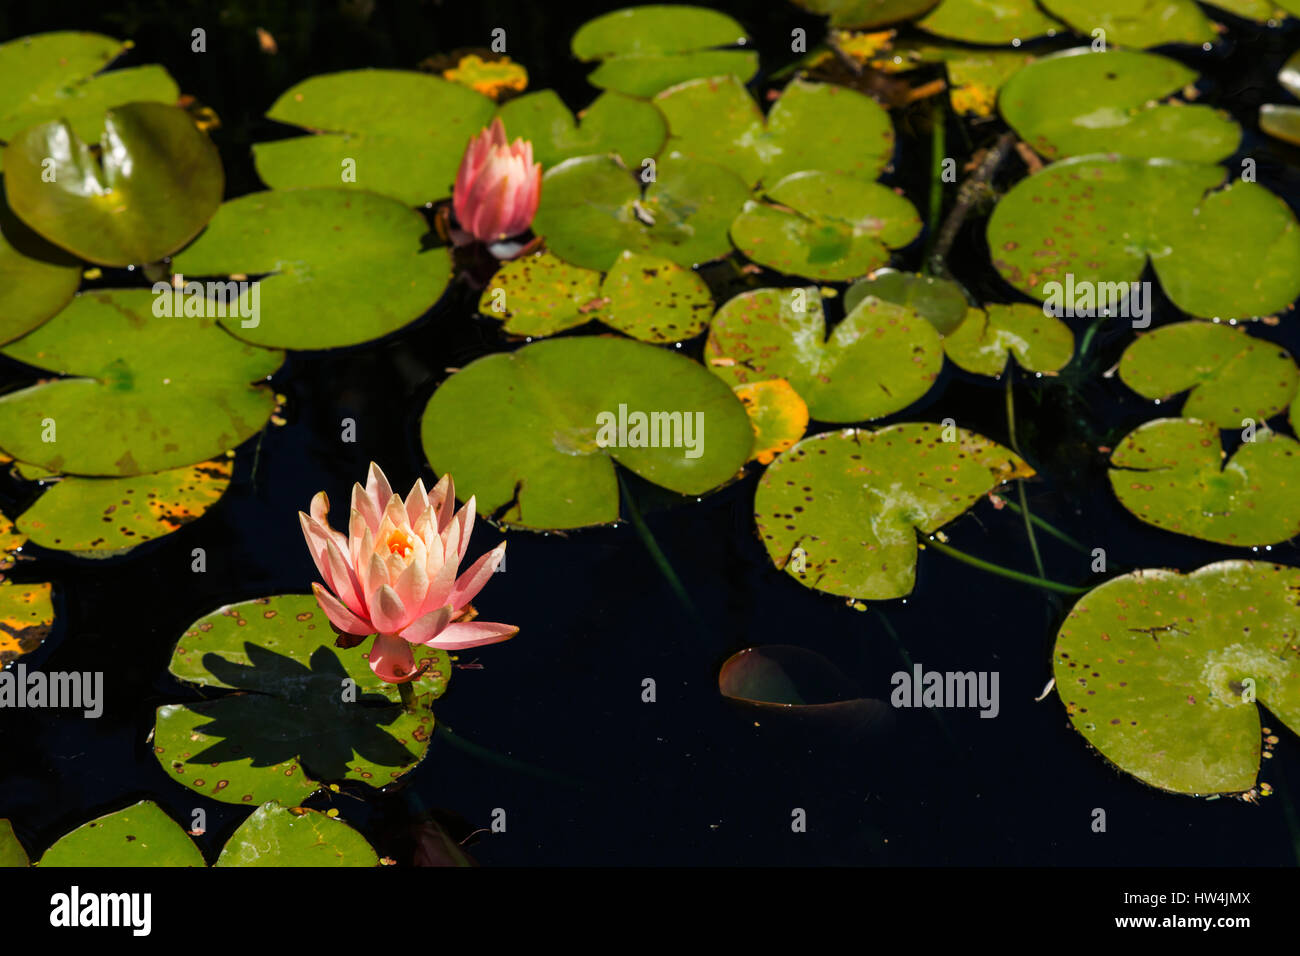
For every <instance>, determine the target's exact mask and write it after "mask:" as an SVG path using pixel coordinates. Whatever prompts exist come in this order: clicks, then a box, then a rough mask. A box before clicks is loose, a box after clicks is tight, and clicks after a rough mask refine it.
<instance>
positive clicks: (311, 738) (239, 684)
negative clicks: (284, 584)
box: [153, 594, 451, 806]
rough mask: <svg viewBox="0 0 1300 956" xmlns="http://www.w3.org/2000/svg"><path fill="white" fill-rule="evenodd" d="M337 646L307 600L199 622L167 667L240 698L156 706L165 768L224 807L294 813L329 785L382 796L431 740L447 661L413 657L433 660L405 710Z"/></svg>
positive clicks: (430, 653)
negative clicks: (275, 806) (367, 788)
mask: <svg viewBox="0 0 1300 956" xmlns="http://www.w3.org/2000/svg"><path fill="white" fill-rule="evenodd" d="M335 637H336V635H335V632H334V631H333V629H332V628H331V627H330V624H329V621H328V620H327V618H326V617H325V614H324V612H322V611H321V610H320V608H319V607H318V606H317V604H316V599H315V598H314V597H312V596H310V595H300V594H280V595H275V596H273V597H269V598H258V599H256V600H252V601H244V602H242V603H239V604H231V605H228V606H227V607H224V608H221V609H219V610H217V611H214V612H213V613H211V614H209V615H207V616H205V617H203V618H200V619H199V620H198V621H196V622H195V623H194V624H193V625H192V626H191V627H190V628H189V629H188V630H187V631H186V632H185V634H184V635H183V636H182V637H181V639H180V640H179V641H178V642H177V644H176V650H175V652H174V653H173V655H172V659H171V663H170V665H169V666H168V670H169V671H170V672H171V674H172V675H173V676H174V677H177V678H179V679H180V680H183V681H188V682H189V683H192V684H197V685H199V686H200V687H209V688H222V689H228V690H234V691H239V693H234V694H229V695H226V696H222V697H216V698H214V699H209V700H203V701H198V702H195V703H189V704H167V705H165V706H163V707H159V708H158V713H157V726H156V728H155V733H154V742H153V743H154V753H155V755H156V756H157V758H158V762H159V763H160V764H162V766H163V769H164V770H166V771H167V773H168V775H169V776H171V777H172V778H173V779H175V780H177V781H178V782H180V783H182V784H184V785H185V786H187V787H189V788H190V789H191V790H194V791H196V792H197V793H201V794H204V795H205V796H209V797H212V798H213V799H216V800H221V801H224V802H226V803H248V804H260V803H265V802H267V801H268V800H278V801H280V802H282V803H285V804H287V805H294V806H296V805H297V804H298V803H300V802H301V801H302V800H304V799H305V798H306V797H307V796H308V795H309V794H311V793H313V792H315V791H316V790H317V789H318V788H319V787H321V786H322V785H323V784H324V783H328V782H332V781H339V780H344V779H346V780H359V781H361V782H364V783H368V784H370V785H371V786H375V787H382V786H384V785H386V784H389V783H392V782H393V781H394V780H396V779H397V778H398V777H400V776H402V775H403V774H405V773H407V772H409V771H410V770H412V769H413V768H414V767H415V765H416V764H417V763H418V762H419V761H420V760H421V759H422V758H423V757H424V754H425V751H426V750H427V749H428V746H429V738H430V737H431V736H432V734H433V714H432V713H431V712H430V711H429V709H428V708H429V705H430V704H431V703H432V702H433V701H434V700H436V699H437V698H438V697H441V696H442V694H443V692H444V691H445V690H446V689H447V681H448V680H449V679H450V677H451V664H450V660H449V658H448V656H447V652H446V651H442V650H437V649H434V648H430V647H427V646H419V647H415V648H414V650H415V656H416V661H417V663H418V662H420V661H423V660H424V659H425V658H429V659H431V660H432V661H433V663H432V665H431V668H430V670H429V671H428V672H427V673H426V674H425V675H424V676H423V677H420V678H419V679H418V680H417V681H416V683H415V692H416V695H417V700H418V707H417V708H416V710H415V711H414V712H408V711H406V710H404V709H403V708H402V706H401V704H400V698H399V692H398V689H397V687H396V685H393V684H387V683H385V682H383V681H382V680H380V679H379V678H378V677H377V676H375V675H374V674H373V673H372V672H371V670H370V665H369V664H368V663H367V662H366V657H365V656H364V654H363V652H362V649H361V648H352V649H348V650H340V649H336V648H335V646H334V641H335ZM348 680H350V681H352V682H353V684H352V685H348V684H347V683H346V682H347V681H348ZM349 695H350V696H351V698H352V699H347V698H348V696H349Z"/></svg>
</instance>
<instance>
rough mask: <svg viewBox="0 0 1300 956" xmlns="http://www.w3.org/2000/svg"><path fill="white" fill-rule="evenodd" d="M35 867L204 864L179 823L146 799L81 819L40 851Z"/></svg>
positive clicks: (200, 855) (196, 848)
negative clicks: (77, 825)
mask: <svg viewBox="0 0 1300 956" xmlns="http://www.w3.org/2000/svg"><path fill="white" fill-rule="evenodd" d="M37 865H38V866H67V867H78V868H83V867H100V866H204V865H205V864H204V862H203V854H202V853H200V852H199V848H198V847H197V846H195V845H194V841H193V840H191V839H190V838H189V835H188V834H186V832H185V831H184V830H183V829H182V828H181V825H180V824H179V823H177V822H176V821H175V820H173V819H172V818H171V817H169V816H168V815H167V813H166V812H165V811H164V810H163V809H162V807H160V806H158V804H156V803H154V802H153V801H152V800H141V801H140V802H139V803H137V804H134V805H132V806H129V807H127V808H126V809H125V810H118V811H117V812H116V813H109V814H106V815H105V816H102V817H99V818H97V819H95V820H91V821H90V822H89V823H83V824H82V825H81V826H79V827H77V828H76V829H75V830H73V831H72V832H71V833H68V834H66V835H65V836H62V837H60V838H59V839H58V840H57V841H56V842H55V843H54V845H53V846H51V847H50V848H49V849H48V850H46V851H45V855H44V856H42V857H41V859H40V863H38V864H37Z"/></svg>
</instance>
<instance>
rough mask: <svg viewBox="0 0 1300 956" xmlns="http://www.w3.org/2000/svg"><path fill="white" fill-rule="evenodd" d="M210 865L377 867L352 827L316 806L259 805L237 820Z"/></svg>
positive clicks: (371, 849)
mask: <svg viewBox="0 0 1300 956" xmlns="http://www.w3.org/2000/svg"><path fill="white" fill-rule="evenodd" d="M213 865H214V866H292V867H300V866H311V867H336V866H378V865H379V856H378V854H376V853H375V850H374V847H372V846H371V845H370V844H369V843H368V842H367V841H366V838H365V837H363V836H362V835H361V834H360V833H358V832H357V831H356V830H354V829H352V827H350V826H348V825H347V824H346V823H344V822H343V821H342V820H337V819H334V818H333V817H329V816H326V815H325V814H324V813H321V812H320V811H319V810H307V809H304V808H302V807H294V808H292V809H291V808H289V807H282V806H280V804H279V803H277V802H275V801H269V802H267V803H264V804H262V805H261V806H260V807H258V808H257V809H256V810H254V811H253V815H252V816H250V817H249V818H248V819H247V820H245V821H244V822H243V823H241V824H240V825H239V829H237V830H236V831H235V832H234V833H233V834H232V835H231V837H230V840H229V841H228V842H227V843H226V845H225V847H223V848H222V850H221V855H220V856H219V857H217V862H216V863H215V864H213Z"/></svg>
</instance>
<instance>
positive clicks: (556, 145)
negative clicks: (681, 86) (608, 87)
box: [498, 90, 668, 169]
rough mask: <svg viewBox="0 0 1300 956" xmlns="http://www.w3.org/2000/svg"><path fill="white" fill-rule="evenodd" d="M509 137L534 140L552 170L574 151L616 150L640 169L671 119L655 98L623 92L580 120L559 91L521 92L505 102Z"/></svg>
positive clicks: (604, 97)
mask: <svg viewBox="0 0 1300 956" xmlns="http://www.w3.org/2000/svg"><path fill="white" fill-rule="evenodd" d="M498 115H499V116H500V117H501V122H502V123H503V124H504V125H505V128H506V136H507V137H508V138H509V139H511V140H514V139H515V138H517V137H523V138H524V139H526V140H528V141H529V142H531V143H532V144H533V159H535V160H536V161H537V162H539V163H541V164H542V168H543V169H550V168H551V167H552V166H555V165H557V164H559V163H561V162H563V161H564V160H566V159H571V158H572V157H574V156H591V155H595V154H598V153H599V154H609V153H612V154H614V155H616V156H618V157H619V158H620V159H621V160H622V161H623V165H625V166H627V167H629V168H638V167H640V166H641V163H642V161H643V160H645V159H648V158H650V157H653V156H656V155H658V153H659V150H660V149H661V148H662V147H663V144H664V140H665V139H666V138H667V136H668V124H667V123H666V122H665V121H664V117H663V114H662V113H660V112H659V110H657V109H656V108H655V106H654V104H653V103H647V102H645V101H644V100H636V99H632V98H631V97H629V96H623V95H621V94H619V93H602V94H601V95H600V96H598V97H596V100H595V102H593V103H592V104H591V105H590V106H588V107H587V108H586V109H585V110H583V111H582V113H581V114H580V116H579V118H578V119H575V118H574V116H573V114H572V113H570V112H569V108H568V107H567V106H565V105H564V101H563V100H561V99H560V97H559V95H558V94H556V92H555V91H554V90H538V91H537V92H536V93H528V94H525V95H524V96H519V97H516V98H515V99H513V100H511V101H510V102H509V103H506V104H505V105H504V106H502V107H501V110H500V113H499V114H498Z"/></svg>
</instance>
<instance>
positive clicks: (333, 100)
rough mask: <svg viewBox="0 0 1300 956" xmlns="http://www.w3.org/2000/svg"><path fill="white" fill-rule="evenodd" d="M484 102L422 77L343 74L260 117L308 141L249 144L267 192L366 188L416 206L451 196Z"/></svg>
mask: <svg viewBox="0 0 1300 956" xmlns="http://www.w3.org/2000/svg"><path fill="white" fill-rule="evenodd" d="M495 109H496V104H495V103H493V101H492V100H491V99H489V98H488V97H486V96H483V95H482V94H481V93H476V92H474V91H473V90H471V89H467V88H466V87H464V86H461V85H460V84H458V83H451V82H449V81H447V80H443V79H440V78H438V77H436V76H430V75H429V74H427V73H414V72H408V71H404V70H348V71H345V72H342V73H326V74H323V75H321V76H313V77H310V78H309V79H306V80H303V81H302V82H301V83H299V84H297V85H296V86H294V87H292V88H291V89H289V90H286V91H285V92H284V93H283V94H282V95H281V96H280V98H279V99H278V100H276V101H275V102H274V103H273V104H272V105H271V109H270V110H269V111H268V112H267V114H266V117H267V119H272V120H275V121H277V122H280V123H289V124H291V125H294V126H301V127H305V128H306V129H307V130H308V131H310V132H309V135H306V136H297V137H293V138H291V139H281V140H276V141H274V142H270V143H257V144H255V145H254V146H253V159H254V161H255V162H256V164H257V174H258V175H259V176H261V177H262V181H263V182H264V183H266V184H267V185H268V186H271V187H272V188H274V189H288V188H291V187H300V186H321V187H338V188H343V189H351V190H365V191H368V192H376V193H381V194H383V195H385V196H392V197H394V198H395V199H400V200H401V201H402V202H403V203H405V204H406V205H408V206H419V205H422V204H424V203H427V202H434V201H436V200H439V199H444V198H446V197H447V196H450V195H451V190H452V185H453V183H454V182H455V180H456V168H457V166H458V165H459V164H460V158H461V155H462V154H463V153H464V152H465V145H466V143H468V142H469V139H470V137H471V136H474V135H475V134H477V133H478V131H479V130H480V129H482V128H483V127H484V126H487V125H488V123H489V122H491V120H492V113H493V111H494V110H495Z"/></svg>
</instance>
